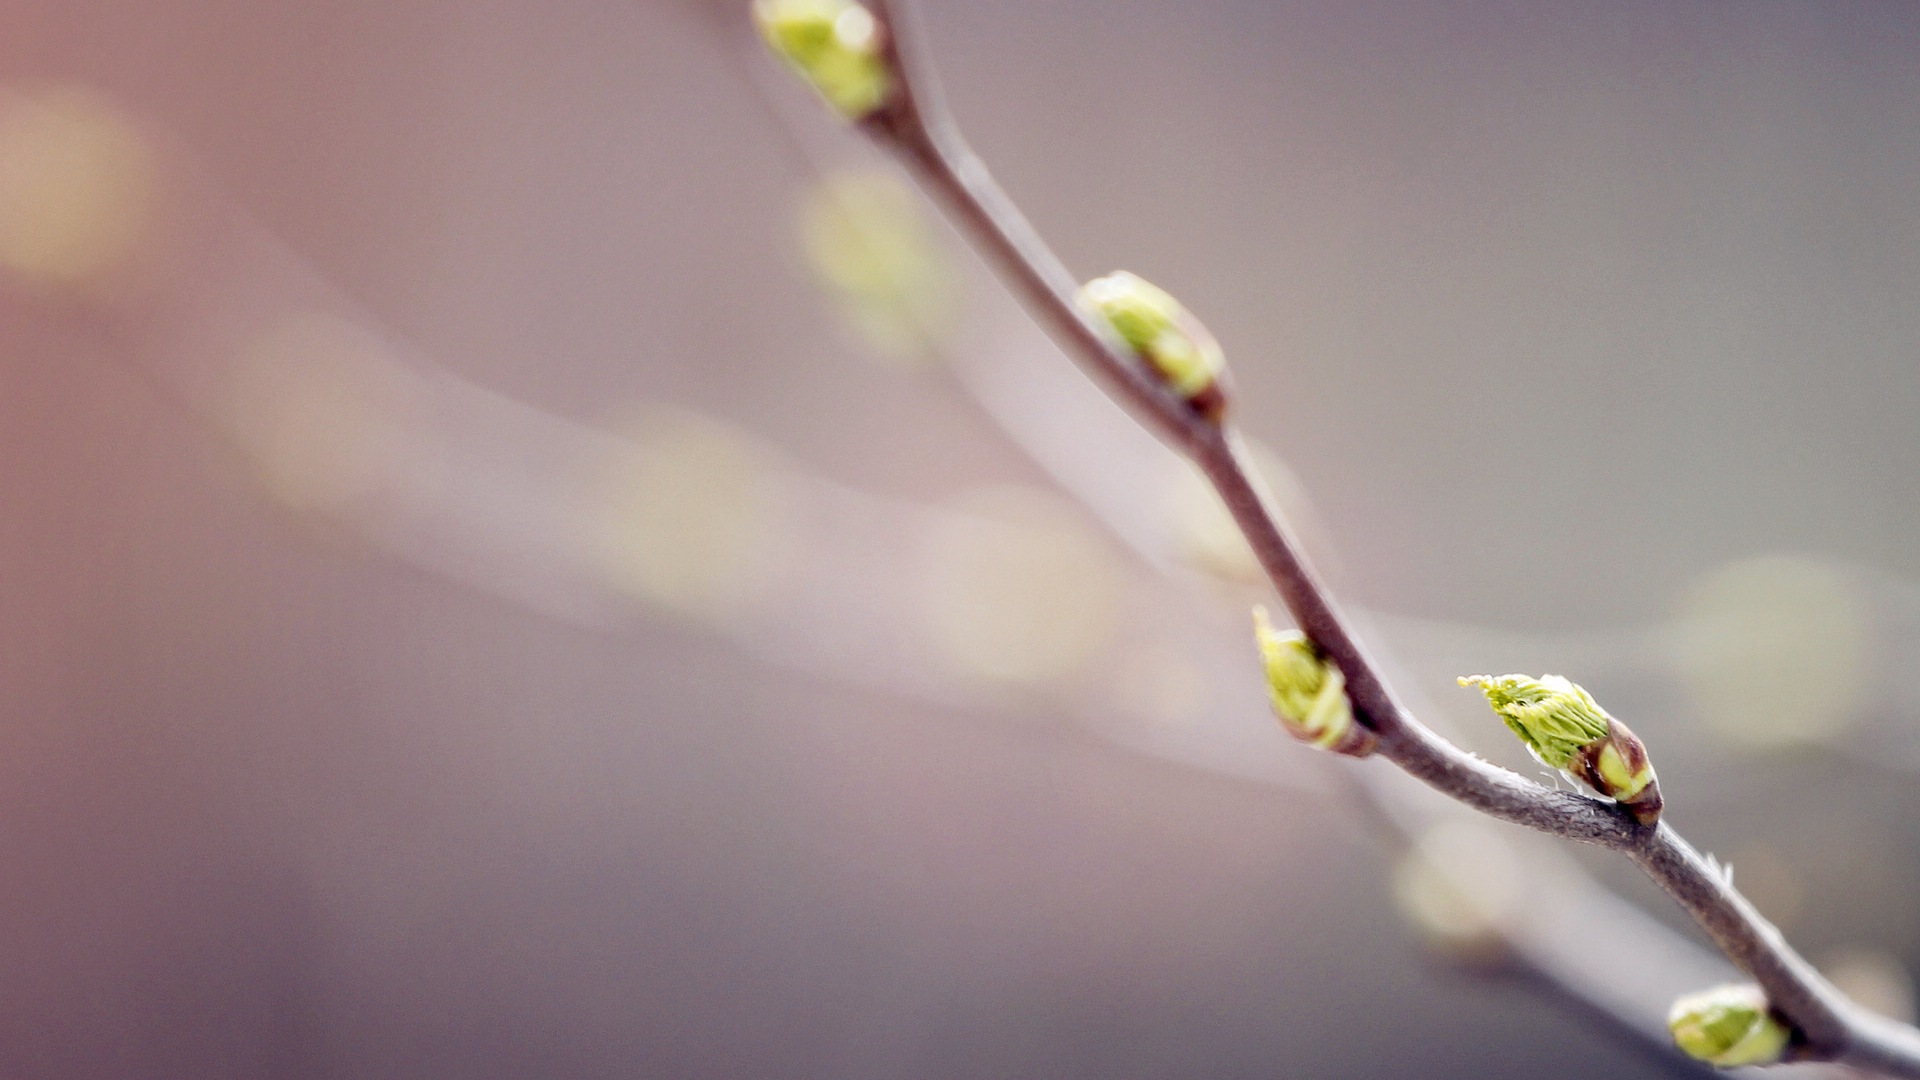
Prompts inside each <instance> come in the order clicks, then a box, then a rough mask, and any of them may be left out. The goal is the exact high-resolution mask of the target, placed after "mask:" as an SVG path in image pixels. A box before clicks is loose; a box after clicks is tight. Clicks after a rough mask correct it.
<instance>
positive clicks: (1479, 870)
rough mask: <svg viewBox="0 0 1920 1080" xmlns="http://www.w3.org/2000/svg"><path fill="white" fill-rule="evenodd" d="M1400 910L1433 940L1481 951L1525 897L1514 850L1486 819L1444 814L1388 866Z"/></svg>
mask: <svg viewBox="0 0 1920 1080" xmlns="http://www.w3.org/2000/svg"><path fill="white" fill-rule="evenodd" d="M1393 897H1394V900H1395V901H1396V903H1397V904H1398V905H1399V908H1400V912H1401V914H1402V915H1404V916H1405V917H1406V919H1407V921H1408V922H1410V923H1412V924H1413V926H1414V927H1415V928H1416V929H1418V930H1419V931H1420V932H1421V933H1422V935H1424V936H1425V937H1427V938H1428V939H1429V940H1430V941H1432V942H1433V943H1434V944H1435V945H1436V946H1438V947H1440V948H1442V949H1444V950H1446V951H1449V952H1454V953H1460V954H1467V955H1482V954H1485V953H1487V952H1489V951H1490V950H1493V949H1495V948H1496V947H1497V940H1496V938H1497V934H1498V931H1499V930H1500V928H1502V927H1503V926H1510V925H1513V924H1515V923H1516V922H1517V921H1518V917H1519V912H1520V905H1521V904H1522V903H1524V901H1525V898H1526V879H1525V875H1524V872H1523V870H1522V867H1521V864H1520V856H1519V853H1518V852H1517V851H1515V850H1514V847H1513V845H1512V844H1511V843H1509V842H1508V841H1507V839H1506V838H1505V837H1503V836H1501V835H1500V833H1499V832H1498V831H1497V830H1496V828H1495V827H1494V826H1492V825H1490V824H1488V823H1485V822H1480V821H1473V820H1467V819H1458V818H1456V819H1449V820H1445V821H1442V822H1440V823H1439V824H1437V825H1434V826H1433V827H1431V828H1430V829H1428V830H1427V831H1426V832H1425V833H1422V834H1421V835H1420V836H1419V837H1418V838H1417V839H1416V840H1415V841H1414V845H1413V847H1412V848H1411V849H1409V850H1408V851H1407V853H1406V854H1405V855H1403V856H1402V857H1401V859H1400V862H1399V864H1398V865H1397V866H1396V867H1395V868H1394V875H1393Z"/></svg>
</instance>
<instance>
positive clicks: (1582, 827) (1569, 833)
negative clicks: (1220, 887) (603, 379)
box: [828, 0, 1920, 1077]
mask: <svg viewBox="0 0 1920 1080" xmlns="http://www.w3.org/2000/svg"><path fill="white" fill-rule="evenodd" d="M906 7H907V2H906V0H875V2H874V3H873V7H872V12H873V14H874V16H875V17H876V19H877V24H878V26H877V30H878V36H877V38H874V39H873V40H875V41H877V43H878V44H877V49H878V59H879V61H880V63H881V65H882V67H881V69H880V70H881V74H882V77H883V78H884V79H885V80H888V81H887V84H886V88H885V90H884V92H876V93H875V94H873V95H872V96H871V98H870V99H868V100H870V101H871V102H874V103H875V104H871V105H870V106H869V105H867V104H862V105H861V106H859V107H856V108H853V109H847V108H845V107H844V103H842V102H840V101H838V100H836V104H837V105H842V107H843V111H845V112H848V113H849V114H850V115H852V116H853V117H854V118H855V119H857V121H858V123H859V126H860V127H861V128H862V129H863V130H865V131H866V132H867V133H868V134H870V135H871V136H873V137H874V138H875V139H876V140H878V141H879V142H881V143H882V144H883V145H885V146H887V147H888V148H890V149H892V150H893V151H895V152H896V153H897V154H898V155H899V156H900V157H901V158H902V160H904V161H905V162H906V163H907V165H908V166H909V167H910V168H911V169H912V171H913V172H914V173H915V175H916V176H917V177H918V178H919V179H920V181H921V182H922V184H923V186H924V187H925V188H926V189H927V191H928V192H929V193H930V194H931V195H932V196H933V197H934V198H935V199H936V201H938V202H939V203H940V204H941V205H942V206H943V207H944V208H945V209H946V211H947V213H948V215H949V216H950V218H951V219H952V220H953V221H954V223H955V224H956V226H957V227H958V228H959V229H960V230H961V231H962V232H963V233H964V234H965V235H966V236H968V237H969V238H970V239H971V240H972V241H973V242H974V243H975V244H977V245H978V246H979V247H980V248H981V249H982V250H983V252H984V253H985V254H986V255H987V257H988V258H989V259H990V260H991V261H992V262H993V264H994V265H995V266H996V268H997V269H998V270H999V271H1000V272H1001V274H1002V275H1003V276H1004V278H1005V280H1006V281H1007V283H1008V284H1009V286H1010V287H1011V288H1012V289H1013V290H1014V291H1015V292H1016V293H1017V294H1018V295H1019V296H1020V298H1021V299H1022V300H1023V301H1024V303H1025V304H1026V306H1027V307H1028V309H1029V310H1030V311H1031V312H1032V313H1033V314H1034V315H1035V317H1036V318H1038V319H1039V321H1040V322H1041V323H1042V324H1043V325H1044V326H1045V327H1046V328H1047V330H1048V331H1049V332H1050V333H1051V334H1052V336H1053V337H1054V339H1055V340H1056V341H1057V342H1058V343H1059V344H1060V345H1061V347H1062V348H1063V349H1064V350H1065V351H1066V352H1067V353H1068V354H1069V355H1070V356H1072V357H1073V359H1074V360H1075V361H1076V362H1078V363H1079V364H1080V365H1081V366H1082V367H1083V368H1084V369H1086V370H1087V371H1088V372H1090V373H1091V374H1092V375H1093V376H1095V377H1096V378H1097V379H1098V380H1099V381H1100V382H1101V384H1102V385H1103V386H1104V387H1106V389H1107V390H1108V391H1109V392H1110V393H1111V394H1112V395H1113V396H1114V397H1116V398H1117V399H1119V400H1120V401H1121V402H1122V403H1123V404H1124V405H1126V406H1127V407H1128V408H1129V409H1130V410H1131V411H1132V412H1133V414H1134V415H1135V416H1136V417H1137V418H1138V419H1140V420H1141V421H1142V422H1143V423H1144V424H1145V425H1146V426H1147V427H1148V428H1150V429H1151V430H1152V431H1154V432H1155V433H1156V434H1157V435H1159V436H1160V437H1161V438H1162V439H1164V440H1165V441H1166V442H1168V443H1169V444H1171V445H1172V446H1173V447H1175V448H1176V449H1178V450H1180V451H1181V452H1183V453H1184V454H1186V455H1187V456H1188V457H1189V458H1190V459H1191V460H1192V461H1193V462H1194V464H1195V465H1196V466H1197V467H1198V468H1199V469H1200V471H1201V472H1202V473H1203V474H1204V475H1205V476H1206V477H1207V479H1208V480H1209V481H1210V482H1211V483H1212V485H1213V487H1214V488H1215V490H1216V491H1217V492H1218V493H1219V495H1220V497H1221V499H1222V501H1223V502H1224V503H1225V505H1226V506H1227V508H1228V510H1229V511H1230V512H1231V514H1232V515H1233V518H1234V520H1235V522H1236V523H1237V524H1238V526H1239V528H1240V530H1241V532H1242V533H1243V534H1244V535H1245V537H1246V539H1247V541H1248V543H1249V545H1250V546H1251V548H1252V550H1253V552H1254V554H1255V556H1256V557H1257V559H1258V560H1259V562H1260V564H1261V566H1262V568H1263V569H1264V570H1265V572H1266V575H1267V577H1268V578H1269V579H1270V580H1271V582H1272V584H1273V586H1274V588H1275V589H1276V591H1277V592H1278V593H1279V595H1280V597H1281V600H1282V601H1283V602H1284V603H1285V604H1286V606H1287V609H1288V610H1289V611H1290V612H1291V613H1292V615H1293V617H1294V620H1295V622H1296V623H1297V624H1298V626H1299V627H1300V629H1301V631H1302V632H1303V633H1304V634H1305V635H1306V637H1307V639H1308V640H1309V641H1311V642H1312V643H1313V645H1314V646H1316V647H1317V648H1318V649H1319V650H1320V652H1321V653H1323V654H1324V655H1325V657H1326V658H1327V659H1328V660H1329V661H1330V662H1331V663H1332V664H1333V665H1334V666H1335V667H1336V668H1337V669H1338V670H1339V671H1340V672H1341V673H1342V674H1343V675H1344V677H1345V680H1346V690H1347V694H1348V696H1349V698H1350V699H1351V701H1352V705H1353V710H1354V716H1355V718H1356V719H1357V720H1358V721H1359V722H1360V723H1361V724H1362V725H1363V726H1364V727H1365V728H1366V729H1367V730H1369V731H1370V732H1372V733H1373V735H1374V736H1375V737H1376V739H1377V743H1376V749H1377V751H1378V752H1379V753H1381V754H1382V755H1383V756H1385V757H1387V758H1388V759H1390V760H1392V761H1393V762H1394V763H1395V764H1397V765H1399V766H1400V767H1401V768H1402V769H1403V770H1405V771H1406V772H1408V773H1410V774H1412V775H1413V776H1415V777H1416V778H1418V779H1420V780H1422V781H1424V782H1425V783H1427V784H1428V785H1430V786H1431V787H1433V788H1435V789H1436V790H1438V791H1440V792H1442V793H1444V794H1446V795H1448V796H1450V797H1451V798H1453V799H1455V800H1456V801H1458V802H1460V803H1462V804H1464V805H1466V806H1469V807H1471V808H1473V809H1476V810H1479V811H1481V812H1482V813H1485V814H1487V815H1489V816H1492V817H1495V818H1499V819H1501V820H1504V821H1509V822H1512V823H1515V824H1520V825H1525V826H1527V827H1529V828H1532V829H1536V830H1538V831H1541V832H1544V833H1549V834H1552V835H1556V836H1561V837H1566V838H1569V839H1573V840H1579V841H1583V842H1586V843H1592V844H1597V845H1600V846H1602V847H1607V848H1610V849H1613V850H1618V851H1622V852H1624V853H1626V854H1627V855H1628V857H1629V858H1631V859H1633V860H1634V862H1635V863H1637V864H1638V865H1639V866H1640V867H1641V868H1642V869H1643V870H1644V871H1645V872H1646V873H1647V874H1648V876H1650V877H1651V878H1653V880H1654V881H1655V882H1656V883H1658V884H1659V885H1660V886H1661V887H1662V888H1663V889H1665V890H1666V891H1667V893H1668V894H1669V895H1670V896H1672V897H1673V898H1674V899H1675V900H1676V901H1677V902H1678V903H1679V904H1680V905H1681V906H1682V907H1683V908H1684V909H1686V911H1687V912H1688V913H1689V914H1691V915H1692V916H1693V917H1694V919H1695V920H1696V921H1697V922H1698V923H1699V924H1700V926H1701V927H1702V928H1703V929H1704V930H1705V931H1706V932H1707V934H1708V936H1709V937H1711V938H1712V939H1713V941H1714V942H1715V944H1716V945H1718V946H1719V948H1720V949H1721V950H1722V951H1723V952H1724V953H1725V954H1726V955H1727V957H1728V958H1729V959H1731V960H1732V961H1733V962H1734V963H1735V964H1736V965H1737V966H1739V967H1740V968H1741V969H1742V970H1744V971H1746V972H1747V973H1748V974H1749V975H1751V976H1752V977H1753V978H1754V980H1755V981H1756V982H1757V983H1758V984H1759V986H1760V988H1761V989H1762V990H1763V991H1764V993H1765V996H1766V1004H1767V1005H1768V1006H1769V1007H1770V1008H1771V1010H1772V1011H1773V1013H1774V1014H1776V1015H1777V1016H1778V1017H1779V1018H1781V1019H1783V1020H1784V1021H1785V1022H1786V1023H1787V1024H1788V1025H1790V1028H1791V1037H1792V1047H1791V1050H1790V1055H1789V1056H1792V1057H1797V1058H1801V1059H1810V1060H1830V1061H1838V1062H1843V1063H1846V1064H1850V1065H1855V1066H1860V1067H1863V1068H1869V1069H1874V1070H1878V1071H1881V1072H1885V1073H1888V1074H1890V1075H1899V1076H1913V1077H1920V1031H1915V1030H1914V1029H1912V1028H1910V1027H1907V1026H1905V1025H1901V1024H1896V1023H1893V1022H1891V1021H1886V1020H1882V1019H1880V1018H1878V1017H1875V1016H1873V1015H1871V1014H1869V1013H1866V1012H1865V1011H1864V1010H1861V1009H1859V1008H1858V1007H1857V1006H1855V1005H1853V1004H1852V1003H1851V1002H1849V1001H1847V1000H1846V998H1845V997H1844V996H1843V995H1841V994H1840V993H1839V991H1838V990H1836V989H1835V988H1834V987H1833V986H1832V985H1831V984H1830V983H1829V982H1827V980H1826V979H1824V978H1823V977H1822V976H1821V975H1820V974H1819V973H1818V972H1817V971H1815V970H1814V968H1813V967H1812V965H1810V964H1808V963H1807V962H1806V961H1805V960H1804V959H1802V958H1801V957H1800V956H1799V954H1797V953H1796V952H1795V951H1794V950H1793V949H1792V948H1791V947H1790V946H1789V945H1787V943H1786V942H1785V940H1784V939H1783V938H1782V936H1781V935H1780V933H1779V931H1778V930H1776V929H1775V928H1774V927H1773V926H1772V925H1771V924H1769V923H1768V922H1767V921H1766V920H1765V919H1764V918H1763V917H1762V916H1761V915H1760V914H1759V913H1758V912H1757V911H1756V910H1755V909H1754V908H1753V906H1752V905H1751V904H1749V903H1748V902H1747V901H1746V899H1745V898H1744V897H1742V896H1741V895H1740V894H1739V893H1738V892H1737V891H1735V890H1734V889H1733V887H1732V885H1731V883H1730V882H1729V881H1727V880H1726V878H1725V876H1724V875H1723V874H1722V873H1721V872H1720V870H1719V869H1718V868H1717V867H1716V866H1715V865H1713V864H1712V863H1710V862H1709V861H1708V860H1707V859H1706V858H1704V857H1703V856H1701V855H1700V854H1699V853H1698V852H1697V851H1695V850H1694V849H1693V848H1692V846H1691V845H1689V844H1688V843H1687V842H1686V841H1685V840H1684V839H1682V838H1681V837H1680V836H1679V834H1678V833H1677V832H1675V831H1674V830H1673V829H1672V828H1671V827H1670V826H1668V825H1666V824H1664V823H1655V824H1651V825H1648V824H1642V823H1640V822H1639V821H1636V820H1635V819H1634V818H1633V817H1632V816H1631V815H1630V814H1629V813H1628V812H1627V811H1626V810H1624V809H1623V808H1622V807H1620V806H1619V805H1616V804H1611V803H1606V802H1602V801H1599V800H1596V799H1591V798H1586V797H1583V796H1579V795H1574V794H1569V793H1565V792H1559V791H1554V790H1550V789H1548V788H1546V787H1543V786H1542V785H1540V784H1537V783H1534V782H1532V781H1530V780H1527V779H1526V778H1524V777H1521V776H1519V775H1518V774H1516V773H1513V772H1511V771H1509V770H1506V769H1502V768H1499V767H1497V766H1494V765H1491V764H1489V763H1487V762H1485V761H1482V760H1481V759H1479V758H1478V757H1475V756H1474V755H1472V754H1469V753H1467V752H1466V751H1464V750H1462V749H1461V748H1459V747H1457V746H1455V745H1453V744H1452V743H1450V742H1448V741H1447V740H1445V739H1443V738H1441V737H1439V736H1438V735H1436V734H1435V733H1434V732H1432V731H1431V730H1429V729H1428V728H1427V727H1425V726H1424V725H1422V724H1421V723H1420V722H1419V721H1418V720H1416V719H1415V718H1414V717H1413V716H1412V715H1411V714H1410V713H1409V712H1408V711H1407V710H1406V709H1405V708H1404V707H1403V706H1402V705H1401V704H1400V703H1399V701H1397V700H1396V699H1395V697H1394V695H1393V693H1392V691H1391V690H1390V688H1389V687H1388V686H1387V684H1386V682H1385V680H1384V679H1383V678H1382V677H1381V676H1380V673H1379V669H1378V666H1377V665H1376V664H1375V663H1374V661H1373V660H1372V658H1371V657H1370V656H1369V655H1368V653H1367V652H1366V650H1365V649H1364V648H1363V647H1362V646H1361V644H1360V642H1359V641H1358V640H1357V638H1356V637H1355V635H1354V634H1353V633H1352V632H1351V630H1350V628H1349V625H1348V622H1347V620H1346V619H1345V618H1344V617H1343V616H1342V614H1341V613H1340V611H1339V609H1338V608H1337V606H1336V605H1335V604H1334V603H1333V601H1332V599H1331V597H1330V596H1329V594H1328V592H1327V590H1326V589H1325V587H1324V586H1323V585H1322V583H1321V582H1320V581H1319V579H1318V578H1317V577H1316V575H1315V574H1314V572H1313V570H1312V569H1311V567H1310V566H1309V565H1308V564H1307V563H1306V561H1305V559H1304V558H1303V557H1302V555H1301V554H1300V550H1299V545H1298V544H1297V542H1296V541H1295V540H1294V538H1293V537H1292V536H1291V535H1290V534H1289V533H1288V531H1287V529H1286V527H1285V525H1284V524H1283V523H1282V522H1281V520H1280V519H1279V518H1278V516H1277V515H1275V514H1274V513H1273V512H1272V510H1271V509H1270V507H1269V506H1268V504H1267V502H1266V500H1265V499H1264V498H1263V497H1262V495H1261V493H1260V491H1259V489H1258V488H1257V487H1256V485H1255V484H1254V482H1253V481H1252V479H1251V476H1250V472H1249V469H1248V467H1247V465H1246V461H1245V454H1244V451H1243V449H1242V446H1241V444H1240V442H1239V440H1238V439H1237V438H1236V437H1235V435H1234V434H1233V431H1232V429H1231V427H1230V426H1229V425H1228V424H1227V423H1225V422H1224V421H1223V420H1221V419H1220V418H1218V417H1216V416H1213V415H1208V414H1207V413H1205V412H1203V411H1197V410H1195V409H1194V408H1193V407H1192V405H1191V402H1190V401H1189V400H1188V399H1186V398H1183V397H1182V396H1180V395H1179V394H1177V393H1175V392H1174V391H1173V390H1171V389H1169V388H1168V386H1167V385H1166V384H1165V382H1164V381H1163V380H1162V379H1161V378H1160V377H1159V376H1157V375H1156V374H1155V373H1153V372H1152V371H1151V370H1150V369H1148V368H1147V367H1146V366H1145V365H1143V364H1141V363H1140V362H1139V359H1138V358H1137V357H1136V356H1134V355H1133V354H1132V353H1130V352H1128V351H1126V350H1124V349H1123V348H1122V347H1121V345H1120V344H1119V343H1118V342H1117V341H1116V340H1115V339H1114V336H1113V334H1112V332H1111V330H1110V328H1109V327H1107V326H1106V325H1104V323H1103V322H1102V321H1101V320H1099V319H1097V318H1095V317H1093V316H1092V315H1090V314H1089V313H1088V312H1087V311H1086V310H1085V309H1084V308H1083V307H1082V306H1081V305H1080V304H1079V303H1078V302H1076V292H1077V290H1078V283H1077V281H1076V279H1075V278H1074V277H1073V276H1072V275H1071V274H1069V273H1068V271H1067V270H1066V268H1065V267H1064V265H1062V264H1061V262H1060V261H1059V259H1058V258H1057V257H1056V256H1055V255H1054V254H1053V253H1052V251H1051V250H1050V249H1049V248H1048V247H1047V245H1046V244H1045V242H1044V241H1042V240H1041V238H1040V236H1039V234H1038V233H1037V232H1036V231H1035V230H1034V229H1033V227H1032V226H1031V225H1030V224H1029V223H1028V222H1027V221H1026V219H1025V218H1024V217H1023V216H1022V215H1021V214H1020V212H1019V210H1018V209H1017V208H1016V207H1015V206H1014V204H1013V202H1012V201H1011V200H1010V199H1009V198H1008V197H1007V196H1006V194H1005V192H1003V191H1002V190H1001V189H1000V187H999V186H998V185H997V184H996V183H995V182H994V180H993V178H992V176H991V175H990V174H989V173H988V171H987V169H986V167H985V165H984V164H983V163H982V162H981V160H980V159H979V157H978V156H977V155H975V154H974V153H973V152H972V150H971V149H970V148H969V147H968V146H967V145H966V143H965V141H964V140H963V139H962V138H961V136H960V134H959V131H958V129H957V127H956V126H955V125H954V123H953V121H952V119H951V117H950V116H949V114H948V113H947V111H946V109H945V106H944V104H943V103H942V101H941V99H940V96H939V91H938V89H937V85H936V83H935V80H934V79H933V76H932V71H931V66H930V64H929V63H928V61H927V59H926V57H925V55H924V52H923V50H922V48H921V45H920V41H919V39H918V37H917V36H916V35H917V32H918V31H917V28H916V27H915V26H914V25H913V24H912V23H911V21H910V20H909V19H907V18H905V17H904V16H905V15H906V11H905V8H906ZM872 29H873V28H868V32H869V33H871V31H872ZM861 74H862V75H863V76H865V77H871V76H872V70H871V69H867V68H863V69H862V70H861ZM828 96H829V98H830V99H832V98H834V95H833V94H832V93H829V95H828Z"/></svg>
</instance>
